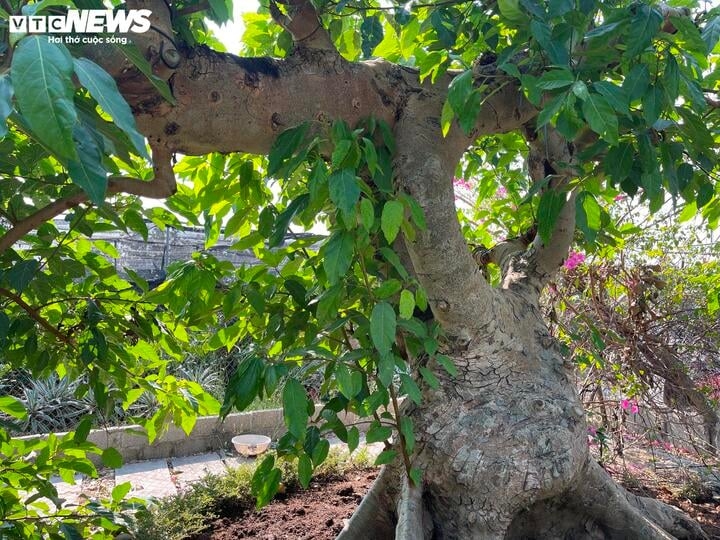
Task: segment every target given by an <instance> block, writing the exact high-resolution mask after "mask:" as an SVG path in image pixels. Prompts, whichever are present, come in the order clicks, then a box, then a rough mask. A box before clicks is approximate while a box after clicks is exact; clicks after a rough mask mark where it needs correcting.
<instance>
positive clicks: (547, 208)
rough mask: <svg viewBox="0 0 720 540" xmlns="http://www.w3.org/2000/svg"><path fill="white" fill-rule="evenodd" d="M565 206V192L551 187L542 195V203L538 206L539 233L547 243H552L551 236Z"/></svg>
mask: <svg viewBox="0 0 720 540" xmlns="http://www.w3.org/2000/svg"><path fill="white" fill-rule="evenodd" d="M564 206H565V194H564V193H559V192H557V191H555V190H553V189H549V190H548V191H546V192H545V193H543V194H542V197H540V204H539V206H538V234H539V235H540V238H541V239H542V241H543V243H544V244H545V245H547V244H548V243H550V238H551V237H552V235H553V232H554V231H555V224H556V223H557V219H558V217H559V216H560V212H561V211H562V209H563V207H564Z"/></svg>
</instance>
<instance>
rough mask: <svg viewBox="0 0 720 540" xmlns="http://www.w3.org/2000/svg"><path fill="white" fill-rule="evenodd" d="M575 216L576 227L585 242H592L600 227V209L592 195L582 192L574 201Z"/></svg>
mask: <svg viewBox="0 0 720 540" xmlns="http://www.w3.org/2000/svg"><path fill="white" fill-rule="evenodd" d="M575 215H576V220H577V224H578V227H579V228H580V230H581V231H582V232H583V234H584V235H585V238H586V239H587V241H588V242H590V243H592V242H594V241H595V238H597V234H598V231H599V230H600V227H601V225H602V220H601V216H602V209H601V208H600V205H599V204H598V202H597V200H595V197H594V196H593V194H592V193H590V192H588V191H583V192H581V193H580V194H579V195H578V196H577V198H576V199H575Z"/></svg>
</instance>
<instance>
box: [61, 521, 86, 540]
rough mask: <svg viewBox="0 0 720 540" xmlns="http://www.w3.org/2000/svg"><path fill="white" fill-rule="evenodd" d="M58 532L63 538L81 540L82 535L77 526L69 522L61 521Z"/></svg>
mask: <svg viewBox="0 0 720 540" xmlns="http://www.w3.org/2000/svg"><path fill="white" fill-rule="evenodd" d="M60 532H61V533H62V535H63V538H65V540H83V535H82V534H81V533H80V531H79V530H78V529H77V527H75V525H73V524H71V523H62V524H61V525H60Z"/></svg>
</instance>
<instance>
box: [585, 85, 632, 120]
mask: <svg viewBox="0 0 720 540" xmlns="http://www.w3.org/2000/svg"><path fill="white" fill-rule="evenodd" d="M593 88H594V89H595V91H596V92H598V93H599V94H601V95H602V96H603V97H604V98H605V99H607V101H608V103H609V104H610V105H611V106H612V108H613V109H615V110H616V111H617V112H619V113H621V114H624V115H627V114H628V110H629V108H630V106H629V105H628V97H627V94H626V93H625V90H624V89H623V88H621V87H620V86H617V85H616V84H613V83H611V82H610V81H598V82H595V83H593Z"/></svg>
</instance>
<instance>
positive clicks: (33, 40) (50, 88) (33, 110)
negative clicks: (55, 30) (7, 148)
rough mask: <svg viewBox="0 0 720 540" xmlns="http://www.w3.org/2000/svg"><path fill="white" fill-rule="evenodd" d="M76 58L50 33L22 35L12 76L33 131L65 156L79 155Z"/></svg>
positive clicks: (13, 63) (25, 115)
mask: <svg viewBox="0 0 720 540" xmlns="http://www.w3.org/2000/svg"><path fill="white" fill-rule="evenodd" d="M72 75H73V62H72V57H71V56H70V54H69V53H68V51H67V49H66V48H65V47H64V46H62V45H56V44H54V43H50V42H49V41H48V38H47V36H43V35H31V36H27V37H25V38H23V39H22V40H21V41H20V43H19V44H18V46H17V47H16V49H15V52H14V54H13V57H12V66H11V77H12V81H13V86H14V88H15V98H16V100H17V104H18V109H19V111H20V113H21V114H22V115H23V118H24V119H25V120H26V121H27V123H28V125H29V126H30V129H31V130H32V131H33V135H34V136H35V137H37V139H38V140H39V141H41V142H42V143H43V144H44V145H45V146H47V147H48V148H49V149H50V150H52V152H54V153H55V154H57V155H58V156H59V157H61V158H64V159H75V158H77V155H78V154H77V150H76V149H75V144H74V142H73V136H72V135H73V126H74V125H75V123H76V122H77V111H76V110H75V104H74V102H73V94H74V93H75V88H74V87H73V83H72Z"/></svg>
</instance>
